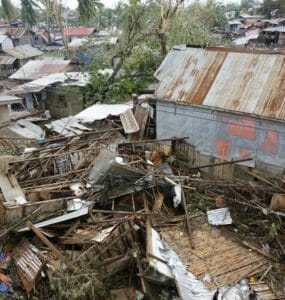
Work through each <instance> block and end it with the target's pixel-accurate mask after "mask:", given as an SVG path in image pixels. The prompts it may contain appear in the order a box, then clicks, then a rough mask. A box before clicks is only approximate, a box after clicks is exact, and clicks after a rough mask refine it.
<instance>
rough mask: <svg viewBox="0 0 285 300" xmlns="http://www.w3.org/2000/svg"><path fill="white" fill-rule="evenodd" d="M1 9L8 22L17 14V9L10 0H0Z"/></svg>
mask: <svg viewBox="0 0 285 300" xmlns="http://www.w3.org/2000/svg"><path fill="white" fill-rule="evenodd" d="M1 10H2V14H3V17H4V18H5V19H6V20H7V21H9V22H10V21H12V20H13V19H14V18H15V16H16V15H17V10H16V8H15V7H14V5H13V4H12V2H11V1H10V0H1Z"/></svg>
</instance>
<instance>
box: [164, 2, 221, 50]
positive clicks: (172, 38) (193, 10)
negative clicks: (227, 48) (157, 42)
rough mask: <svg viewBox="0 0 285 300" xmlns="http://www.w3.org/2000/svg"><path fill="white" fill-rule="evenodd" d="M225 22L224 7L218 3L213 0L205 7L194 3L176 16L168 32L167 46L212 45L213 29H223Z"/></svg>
mask: <svg viewBox="0 0 285 300" xmlns="http://www.w3.org/2000/svg"><path fill="white" fill-rule="evenodd" d="M226 22H227V21H226V18H225V17H224V7H223V6H222V5H221V4H220V3H218V2H215V1H213V0H210V1H208V2H207V4H206V5H204V4H202V3H200V2H195V3H193V4H192V5H190V6H189V7H187V8H185V9H183V10H180V11H179V12H178V13H177V14H176V17H175V20H174V22H173V26H172V27H171V30H170V35H169V44H170V46H172V45H175V44H191V45H205V44H212V43H214V37H213V34H212V30H213V28H214V27H221V28H223V27H224V25H225V24H226Z"/></svg>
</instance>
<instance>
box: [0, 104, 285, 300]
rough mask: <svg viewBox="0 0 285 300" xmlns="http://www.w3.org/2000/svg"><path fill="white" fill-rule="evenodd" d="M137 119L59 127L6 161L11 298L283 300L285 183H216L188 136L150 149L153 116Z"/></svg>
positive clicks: (263, 179) (5, 233)
mask: <svg viewBox="0 0 285 300" xmlns="http://www.w3.org/2000/svg"><path fill="white" fill-rule="evenodd" d="M134 110H135V112H134V113H133V112H132V110H130V109H128V110H127V111H124V112H123V113H122V112H120V113H119V115H120V118H119V117H118V116H114V115H113V117H109V116H104V118H103V119H101V121H100V122H98V120H96V118H92V120H89V125H88V127H85V125H86V124H84V126H83V125H80V124H78V123H76V122H74V123H72V124H73V126H71V121H70V119H69V120H67V121H66V120H65V121H64V120H57V123H55V122H53V123H51V124H52V125H50V126H48V129H49V132H47V134H46V136H45V138H44V139H42V140H40V141H37V142H35V141H34V142H33V143H31V144H30V145H29V147H23V148H22V149H20V148H19V147H18V146H17V151H18V152H19V151H20V152H22V153H21V154H20V155H18V156H13V154H15V153H16V152H13V151H14V150H15V149H14V148H13V146H10V148H11V149H14V150H13V151H12V150H11V152H8V153H7V152H5V156H3V157H2V158H1V164H0V165H1V173H0V176H1V178H0V185H1V186H0V188H1V191H2V193H1V205H0V207H1V214H0V215H1V224H2V229H1V254H0V269H1V272H0V273H1V274H0V281H1V284H0V292H1V293H2V295H3V297H4V298H5V299H10V298H11V299H26V298H29V297H30V299H228V300H232V299H268V300H269V299H285V289H284V286H285V284H284V282H285V281H284V278H285V276H284V274H285V267H284V266H285V265H284V262H285V236H284V232H285V231H284V225H283V223H282V218H283V217H284V208H285V202H284V196H283V193H284V191H285V185H284V183H283V182H281V181H280V182H277V181H276V180H272V179H271V178H268V177H267V176H265V175H264V174H258V173H256V172H255V171H253V170H249V169H248V168H245V167H241V168H240V173H242V172H244V180H241V179H237V180H233V181H225V180H221V179H219V178H212V177H210V176H208V175H207V174H206V173H205V172H204V170H205V167H207V168H215V167H216V165H207V166H202V165H200V166H199V165H198V166H197V165H195V164H194V165H192V162H191V161H189V160H187V151H188V150H187V149H188V148H187V147H188V145H187V138H180V139H176V138H170V139H167V140H155V139H154V136H155V126H154V123H153V119H154V116H153V111H152V107H151V106H149V105H148V106H145V107H142V106H137V107H135V108H134ZM88 117H90V114H89V115H88ZM60 126H61V127H60ZM86 128H87V129H86ZM3 147H8V146H7V144H3ZM10 148H9V149H10ZM9 151H10V150H9ZM228 163H231V164H234V163H235V162H228Z"/></svg>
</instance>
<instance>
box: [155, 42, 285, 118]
mask: <svg viewBox="0 0 285 300" xmlns="http://www.w3.org/2000/svg"><path fill="white" fill-rule="evenodd" d="M155 76H156V77H157V79H158V80H159V81H160V83H159V86H158V89H157V90H156V92H155V95H156V97H158V98H160V99H163V100H170V101H178V102H179V101H180V102H187V103H189V104H197V105H206V106H210V107H217V108H221V109H226V110H232V111H238V112H245V113H250V114H256V115H261V116H265V117H273V118H280V119H283V118H285V89H284V80H285V55H282V54H264V53H256V52H252V53H249V52H245V51H241V52H238V51H237V50H235V51H229V50H228V49H224V48H221V49H217V48H215V49H196V48H187V49H185V50H172V51H170V53H169V54H168V55H167V57H166V58H165V60H164V61H163V63H162V64H161V66H160V67H159V69H158V70H157V71H156V73H155Z"/></svg>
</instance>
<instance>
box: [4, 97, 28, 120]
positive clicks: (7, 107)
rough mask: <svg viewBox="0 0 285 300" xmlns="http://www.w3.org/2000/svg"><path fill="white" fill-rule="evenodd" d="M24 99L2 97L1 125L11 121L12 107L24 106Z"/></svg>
mask: <svg viewBox="0 0 285 300" xmlns="http://www.w3.org/2000/svg"><path fill="white" fill-rule="evenodd" d="M22 101H23V100H22V98H19V97H16V96H8V95H0V123H5V122H9V121H10V120H11V105H13V104H22Z"/></svg>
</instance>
